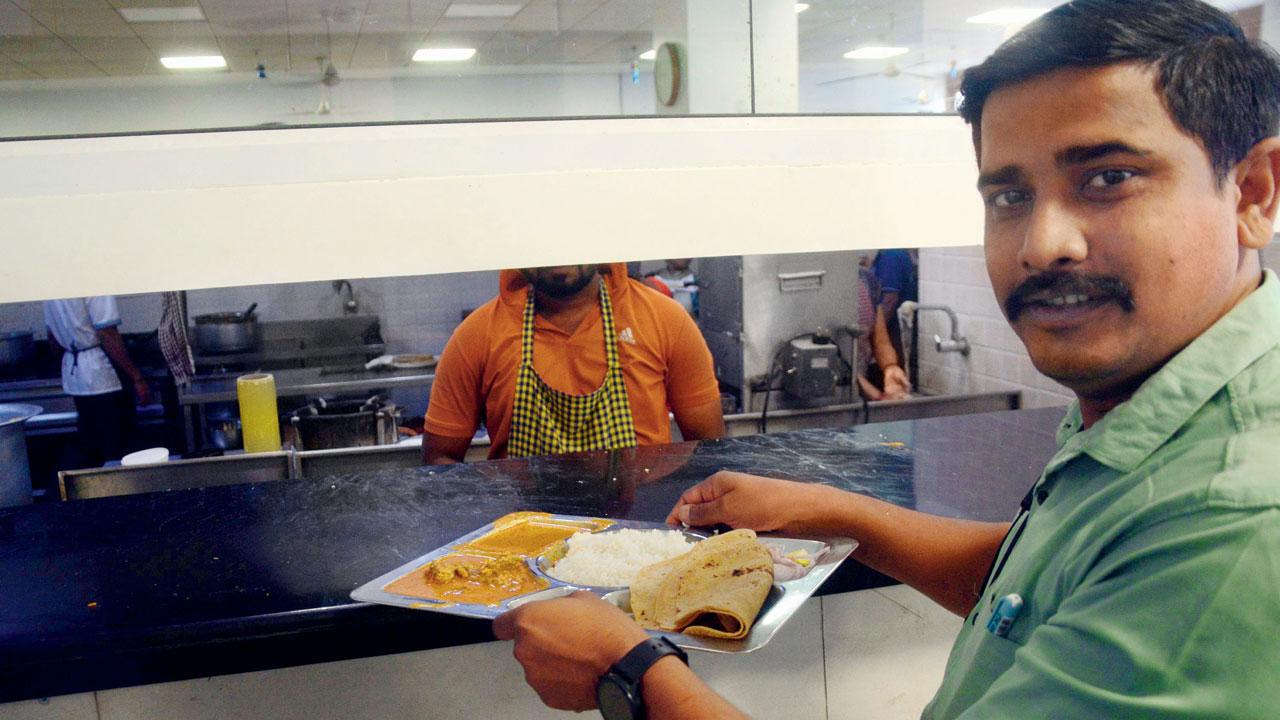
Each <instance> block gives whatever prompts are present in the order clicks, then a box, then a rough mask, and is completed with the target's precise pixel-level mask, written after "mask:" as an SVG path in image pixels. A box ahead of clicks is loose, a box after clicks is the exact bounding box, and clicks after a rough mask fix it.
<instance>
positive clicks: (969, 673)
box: [922, 625, 1022, 720]
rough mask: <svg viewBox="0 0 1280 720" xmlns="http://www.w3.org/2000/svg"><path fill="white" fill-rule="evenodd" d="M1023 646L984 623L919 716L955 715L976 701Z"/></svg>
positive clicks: (929, 718) (929, 719)
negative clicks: (999, 634) (994, 631)
mask: <svg viewBox="0 0 1280 720" xmlns="http://www.w3.org/2000/svg"><path fill="white" fill-rule="evenodd" d="M1020 647H1022V645H1020V644H1019V643H1017V642H1015V641H1013V640H1010V639H1008V638H1002V637H996V636H995V635H993V634H991V633H990V632H988V631H987V630H986V627H985V625H984V626H983V627H981V628H979V630H978V631H977V632H975V633H973V634H972V635H971V636H970V637H969V638H968V641H967V643H966V647H965V648H964V649H963V651H962V653H961V654H960V655H959V656H958V657H956V658H954V659H955V661H956V662H953V663H951V664H950V665H948V667H947V675H946V677H944V678H943V685H942V687H941V688H940V689H939V691H938V695H937V697H936V698H935V699H934V702H933V703H931V704H930V705H929V707H928V708H926V710H925V713H924V715H923V716H922V718H925V719H926V720H935V719H936V720H943V719H944V718H954V717H958V716H959V715H961V714H962V713H964V711H965V710H967V709H968V708H969V707H970V706H972V705H973V704H974V703H976V702H977V701H978V699H979V698H981V697H982V696H983V695H984V694H986V692H987V690H988V689H989V688H990V687H991V685H992V684H993V683H995V681H996V679H997V678H999V677H1000V676H1001V675H1002V674H1004V673H1005V672H1006V671H1007V670H1008V669H1009V668H1010V667H1012V666H1013V655H1014V653H1016V652H1017V651H1018V648H1020Z"/></svg>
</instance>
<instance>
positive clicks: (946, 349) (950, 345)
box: [916, 305, 969, 357]
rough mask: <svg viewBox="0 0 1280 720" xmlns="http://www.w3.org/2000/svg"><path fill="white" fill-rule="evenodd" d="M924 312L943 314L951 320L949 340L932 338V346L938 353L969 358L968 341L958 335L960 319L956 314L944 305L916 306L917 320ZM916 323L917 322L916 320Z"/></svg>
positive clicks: (937, 336) (938, 337)
mask: <svg viewBox="0 0 1280 720" xmlns="http://www.w3.org/2000/svg"><path fill="white" fill-rule="evenodd" d="M926 310H935V311H938V312H944V313H946V314H947V317H948V318H950V320H951V339H949V340H943V339H942V337H941V336H939V335H934V336H933V345H934V347H935V348H937V350H938V352H940V353H952V352H953V353H960V354H961V355H963V356H965V357H968V356H969V341H968V339H966V338H965V337H964V336H963V335H961V334H960V319H959V318H958V317H957V316H956V312H955V311H954V310H952V309H951V308H949V307H947V306H946V305H917V306H916V317H917V318H919V316H920V313H922V312H925V311H926ZM917 322H918V320H917Z"/></svg>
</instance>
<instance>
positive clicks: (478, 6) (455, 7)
mask: <svg viewBox="0 0 1280 720" xmlns="http://www.w3.org/2000/svg"><path fill="white" fill-rule="evenodd" d="M523 7H524V4H523V3H520V4H516V5H512V4H509V3H453V4H452V5H450V6H449V7H448V9H446V10H445V11H444V16H445V17H447V18H509V17H515V15H516V13H518V12H520V10H521V9H522V8H523Z"/></svg>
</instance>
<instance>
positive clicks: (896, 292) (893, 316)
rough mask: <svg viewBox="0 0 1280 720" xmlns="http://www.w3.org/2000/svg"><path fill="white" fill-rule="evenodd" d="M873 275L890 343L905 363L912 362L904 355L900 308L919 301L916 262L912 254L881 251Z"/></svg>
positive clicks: (873, 262) (904, 251)
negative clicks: (876, 282) (908, 302)
mask: <svg viewBox="0 0 1280 720" xmlns="http://www.w3.org/2000/svg"><path fill="white" fill-rule="evenodd" d="M871 272H872V273H873V274H874V275H875V276H876V279H877V280H879V281H880V293H881V302H880V304H881V307H883V308H884V317H885V320H886V321H887V322H888V325H889V339H890V340H892V341H893V349H894V351H895V352H897V353H898V357H900V358H902V361H903V362H904V363H906V362H909V361H910V358H907V357H906V356H905V355H904V354H903V352H902V328H901V326H900V325H899V324H898V308H899V307H900V306H901V305H902V303H904V302H906V301H908V300H911V301H913V302H915V301H919V299H920V298H919V294H920V293H919V290H918V289H917V285H918V280H917V275H916V262H915V259H914V258H913V257H912V256H911V252H910V251H908V250H901V249H890V250H881V251H880V252H878V253H876V259H875V260H874V261H872V263H871Z"/></svg>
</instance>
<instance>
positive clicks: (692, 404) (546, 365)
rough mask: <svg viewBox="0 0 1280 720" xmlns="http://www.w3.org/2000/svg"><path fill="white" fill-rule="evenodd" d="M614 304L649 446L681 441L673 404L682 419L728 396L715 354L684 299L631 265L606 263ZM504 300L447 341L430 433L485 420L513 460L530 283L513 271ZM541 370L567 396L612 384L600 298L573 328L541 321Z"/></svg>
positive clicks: (461, 433)
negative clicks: (637, 274)
mask: <svg viewBox="0 0 1280 720" xmlns="http://www.w3.org/2000/svg"><path fill="white" fill-rule="evenodd" d="M606 267H607V268H608V270H609V272H607V273H602V274H603V277H604V279H605V283H606V284H607V285H608V288H609V298H610V300H611V301H612V304H613V324H614V330H616V331H617V333H618V352H619V354H620V356H621V363H622V374H623V379H624V381H625V383H626V386H627V397H628V399H629V400H630V403H631V415H632V418H633V419H634V421H635V427H636V439H637V440H638V441H639V442H640V444H641V445H657V444H661V443H669V442H671V425H670V423H669V421H668V419H667V412H668V410H670V411H673V412H675V413H676V414H677V415H678V414H680V413H681V412H682V411H684V410H692V409H694V408H698V407H702V406H704V405H707V404H709V403H713V402H715V403H718V402H719V401H720V386H719V383H717V382H716V377H715V369H714V367H713V364H712V361H711V352H710V351H709V350H708V349H707V343H706V341H705V340H703V339H702V333H701V332H700V331H699V330H698V326H697V325H696V324H695V323H694V322H693V318H691V317H689V314H688V313H687V312H685V310H684V308H682V307H680V304H679V303H677V302H676V301H674V300H672V299H671V298H667V297H663V296H662V295H660V294H658V293H657V292H656V291H654V290H651V289H649V288H647V287H645V286H644V285H643V284H642V283H639V282H637V281H635V280H632V279H630V278H628V277H627V266H626V265H624V264H622V263H615V264H612V265H608V266H602V268H601V270H602V271H603V270H604V269H605V268H606ZM499 285H500V289H499V294H498V297H496V298H494V299H493V300H490V301H489V302H487V303H485V304H484V305H482V306H481V307H480V308H478V309H477V310H476V311H475V312H473V313H471V314H470V315H469V316H467V319H466V320H463V321H462V324H461V325H459V326H458V329H457V330H454V332H453V337H451V338H449V343H448V344H447V345H445V348H444V353H443V354H441V356H440V364H439V365H438V366H437V367H436V378H435V382H434V383H432V385H431V402H430V404H429V406H428V407H427V417H426V427H425V429H426V431H427V432H429V433H433V434H436V435H441V436H444V437H452V438H463V437H468V438H469V437H471V436H472V435H474V434H475V432H476V429H477V428H478V427H479V426H480V423H481V422H483V423H484V424H485V427H487V428H488V430H489V438H490V440H491V441H492V442H493V446H492V448H491V449H490V450H489V457H490V458H499V457H505V456H506V454H507V439H508V438H509V437H510V435H511V408H512V405H513V404H514V400H515V389H516V371H517V370H518V369H519V366H520V325H521V321H522V319H523V313H524V302H525V298H526V296H527V294H528V283H527V282H526V281H525V279H524V276H522V275H521V274H520V273H519V272H518V271H515V270H504V271H503V272H502V274H501V276H500V278H499ZM533 328H534V338H533V369H534V370H535V371H536V372H537V373H538V375H539V376H540V377H541V378H542V380H543V381H544V382H546V383H547V384H548V385H550V386H551V387H553V388H555V389H556V390H559V391H561V392H565V393H569V394H571V395H587V394H589V393H592V392H595V391H596V389H597V388H599V387H600V385H601V383H603V382H604V374H605V369H606V361H605V355H604V325H603V321H602V319H601V317H600V307H599V304H598V303H597V305H596V307H595V309H594V310H592V311H591V313H589V314H588V315H587V317H586V318H585V319H584V320H583V321H582V324H581V325H579V326H578V329H577V330H575V331H574V332H573V334H567V333H565V332H564V331H563V330H561V329H559V328H557V327H556V326H554V325H552V324H551V323H549V322H547V321H546V320H545V319H543V318H542V316H541V315H537V316H535V317H534V325H533Z"/></svg>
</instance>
